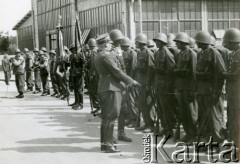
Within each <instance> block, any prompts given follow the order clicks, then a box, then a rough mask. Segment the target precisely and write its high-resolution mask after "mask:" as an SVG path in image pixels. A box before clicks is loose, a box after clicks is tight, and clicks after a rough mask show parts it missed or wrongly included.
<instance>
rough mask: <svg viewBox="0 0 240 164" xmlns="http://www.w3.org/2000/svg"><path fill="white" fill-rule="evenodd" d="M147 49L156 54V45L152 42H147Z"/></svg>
mask: <svg viewBox="0 0 240 164" xmlns="http://www.w3.org/2000/svg"><path fill="white" fill-rule="evenodd" d="M147 47H148V48H149V49H150V50H151V51H152V52H153V53H155V52H157V50H158V49H157V47H156V44H155V42H154V41H153V40H148V43H147Z"/></svg>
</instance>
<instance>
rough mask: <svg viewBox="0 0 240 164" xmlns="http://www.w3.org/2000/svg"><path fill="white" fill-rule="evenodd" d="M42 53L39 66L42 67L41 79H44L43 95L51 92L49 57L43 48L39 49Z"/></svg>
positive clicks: (40, 53)
mask: <svg viewBox="0 0 240 164" xmlns="http://www.w3.org/2000/svg"><path fill="white" fill-rule="evenodd" d="M39 55H40V58H41V59H40V62H39V68H40V76H41V81H42V88H43V92H42V95H41V96H46V95H50V92H49V90H50V89H49V81H48V78H49V65H48V57H47V55H46V53H44V52H43V51H42V50H41V51H39Z"/></svg>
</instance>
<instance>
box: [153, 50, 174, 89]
mask: <svg viewBox="0 0 240 164" xmlns="http://www.w3.org/2000/svg"><path fill="white" fill-rule="evenodd" d="M154 59H155V61H154V65H155V67H154V70H155V89H157V90H160V91H162V92H165V93H167V92H169V91H170V89H171V88H172V85H173V69H174V67H175V60H174V56H173V54H172V53H171V52H170V51H169V49H168V48H167V47H166V46H165V47H163V48H162V49H159V50H158V51H157V52H156V53H155V54H154ZM151 81H152V80H151Z"/></svg>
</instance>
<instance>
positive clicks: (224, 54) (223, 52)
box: [213, 46, 230, 65]
mask: <svg viewBox="0 0 240 164" xmlns="http://www.w3.org/2000/svg"><path fill="white" fill-rule="evenodd" d="M213 47H214V48H216V49H217V51H218V52H219V53H220V54H221V55H222V58H223V61H224V63H225V65H227V60H228V55H229V53H230V51H229V50H228V49H227V48H225V47H222V46H213Z"/></svg>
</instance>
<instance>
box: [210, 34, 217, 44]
mask: <svg viewBox="0 0 240 164" xmlns="http://www.w3.org/2000/svg"><path fill="white" fill-rule="evenodd" d="M211 45H212V46H215V45H216V39H215V38H214V37H213V36H211Z"/></svg>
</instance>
